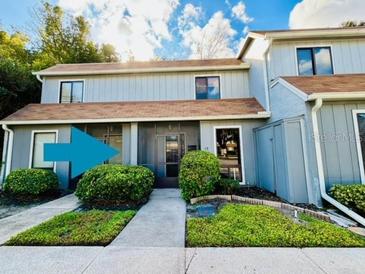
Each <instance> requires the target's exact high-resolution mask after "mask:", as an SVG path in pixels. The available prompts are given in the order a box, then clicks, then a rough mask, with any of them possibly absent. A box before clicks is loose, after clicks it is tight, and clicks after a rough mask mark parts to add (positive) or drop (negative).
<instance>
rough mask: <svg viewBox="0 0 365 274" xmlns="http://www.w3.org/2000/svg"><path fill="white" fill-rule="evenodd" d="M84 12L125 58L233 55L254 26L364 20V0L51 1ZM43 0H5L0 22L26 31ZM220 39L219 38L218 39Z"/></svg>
mask: <svg viewBox="0 0 365 274" xmlns="http://www.w3.org/2000/svg"><path fill="white" fill-rule="evenodd" d="M49 2H51V3H52V4H57V5H59V6H61V7H62V8H63V9H64V10H66V11H67V12H68V13H69V14H72V15H83V16H85V17H86V18H87V19H88V21H89V23H90V25H91V34H90V36H91V37H90V38H91V39H92V40H94V41H95V42H97V43H99V44H101V43H110V44H112V45H114V46H115V48H116V49H117V51H118V52H119V53H120V54H121V57H122V60H126V59H128V58H129V56H133V57H134V58H135V59H136V60H149V59H152V58H156V57H159V58H163V59H187V58H190V59H194V58H202V57H205V56H208V55H209V57H215V58H223V57H233V56H236V55H237V53H238V52H239V49H240V46H241V45H242V42H243V40H244V38H245V36H246V34H247V32H248V31H250V30H265V29H266V30H268V29H290V28H291V29H297V28H315V27H337V26H339V25H340V24H341V23H342V22H344V21H347V20H357V21H360V20H364V21H365V12H364V11H365V0H50V1H49ZM39 5H40V1H39V0H1V1H0V25H1V27H2V28H4V29H5V30H8V31H13V30H26V29H27V26H28V25H29V24H30V22H31V16H30V11H31V9H32V8H34V7H37V6H39ZM217 41H219V43H216V42H217Z"/></svg>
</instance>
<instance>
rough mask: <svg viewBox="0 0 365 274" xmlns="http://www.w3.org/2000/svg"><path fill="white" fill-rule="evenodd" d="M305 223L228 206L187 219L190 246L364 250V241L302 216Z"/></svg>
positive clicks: (263, 210)
mask: <svg viewBox="0 0 365 274" xmlns="http://www.w3.org/2000/svg"><path fill="white" fill-rule="evenodd" d="M300 218H301V220H303V221H304V224H298V223H294V222H293V220H292V219H290V218H289V217H287V216H285V215H284V214H282V213H281V212H280V211H278V210H277V209H274V208H271V207H266V206H261V205H239V204H228V205H226V206H224V207H223V208H222V209H221V210H220V211H219V213H218V214H217V215H216V216H214V217H210V218H191V219H188V225H187V227H188V236H187V242H188V246H190V247H210V246H215V247H240V246H241V247H244V246H246V247H255V246H257V247H259V246H261V247H365V238H364V237H361V236H358V235H356V234H354V233H352V232H350V231H348V230H346V229H343V228H340V227H337V226H335V225H333V224H330V223H328V222H324V221H320V220H317V219H315V218H312V217H309V216H308V215H305V214H301V215H300Z"/></svg>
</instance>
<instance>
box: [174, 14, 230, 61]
mask: <svg viewBox="0 0 365 274" xmlns="http://www.w3.org/2000/svg"><path fill="white" fill-rule="evenodd" d="M180 32H181V35H182V36H183V45H184V46H185V47H187V48H188V49H189V50H190V58H192V59H206V58H223V57H232V56H233V55H234V52H233V50H232V49H231V47H230V44H231V40H232V38H233V36H235V34H236V31H235V30H234V29H233V28H232V26H231V22H230V20H229V19H227V18H225V17H224V14H223V12H221V11H218V12H216V13H215V14H213V16H212V17H211V18H210V19H209V21H208V23H207V24H206V25H204V26H203V27H201V26H199V25H198V24H191V25H190V26H189V28H188V29H181V30H180Z"/></svg>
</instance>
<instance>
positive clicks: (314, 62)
mask: <svg viewBox="0 0 365 274" xmlns="http://www.w3.org/2000/svg"><path fill="white" fill-rule="evenodd" d="M297 60H298V74H299V75H329V74H333V64H332V57H331V48H330V47H310V48H307V47H305V48H297Z"/></svg>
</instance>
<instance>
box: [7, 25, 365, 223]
mask: <svg viewBox="0 0 365 274" xmlns="http://www.w3.org/2000/svg"><path fill="white" fill-rule="evenodd" d="M35 75H36V76H37V77H38V79H39V80H40V81H41V82H42V83H43V85H42V99H41V102H40V104H31V105H28V106H26V107H25V108H23V109H21V110H19V111H17V112H16V113H14V114H12V115H10V116H9V117H7V118H5V119H4V120H2V121H1V123H2V124H3V129H4V130H5V142H4V155H3V159H5V164H4V167H3V169H2V178H4V177H5V176H6V175H7V174H9V172H10V171H11V170H13V169H16V168H28V167H29V168H32V167H34V168H49V169H54V170H55V172H56V173H57V174H58V176H59V178H60V182H61V186H60V187H62V188H68V187H70V186H71V185H72V184H73V183H74V182H72V180H70V166H69V163H68V162H57V163H53V162H45V161H44V160H43V144H44V143H52V142H58V143H68V142H70V131H71V127H72V126H74V127H77V128H79V129H81V130H83V131H85V132H87V133H88V134H90V135H92V136H94V137H96V138H98V139H100V140H102V141H103V142H105V143H107V144H109V145H110V146H112V147H114V148H116V149H117V150H118V151H119V152H120V154H119V155H117V156H116V157H114V158H112V159H110V160H109V162H110V163H123V164H131V165H136V164H138V165H144V166H147V167H149V168H150V169H151V170H153V171H154V172H155V174H156V177H157V181H156V186H159V187H174V186H177V176H178V169H179V161H180V159H181V158H182V156H183V155H184V154H185V153H186V152H187V151H191V150H197V149H201V150H208V151H211V152H213V153H215V154H216V155H217V156H218V158H219V160H220V164H221V173H222V174H223V175H224V176H228V177H233V178H236V179H238V180H240V181H241V182H242V184H247V185H258V186H261V187H263V188H265V189H268V190H270V191H272V192H275V193H277V195H278V196H280V197H282V198H283V199H286V200H288V201H289V202H293V203H313V204H316V205H321V201H322V199H326V200H327V201H329V202H330V203H333V204H334V205H335V206H337V207H339V208H340V209H342V210H343V211H346V213H348V214H349V212H348V209H347V208H345V207H343V206H342V205H340V204H338V203H337V202H336V201H334V200H333V199H332V198H331V197H329V196H328V195H327V191H328V189H329V188H330V187H331V186H332V185H334V184H350V183H365V175H364V160H363V157H365V155H363V154H364V153H363V151H364V150H365V141H363V139H362V138H361V137H363V136H364V135H365V28H339V29H307V30H289V31H258V32H250V33H249V34H248V35H247V37H246V39H245V42H244V45H243V48H242V50H241V52H240V54H239V56H238V57H237V58H232V59H216V60H183V61H158V62H133V63H124V64H116V63H111V64H63V65H56V66H53V67H50V68H48V69H45V70H42V71H39V72H36V73H35ZM352 213H353V212H350V214H352ZM354 214H355V213H354ZM351 216H353V217H356V218H357V217H358V216H355V215H351Z"/></svg>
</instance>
